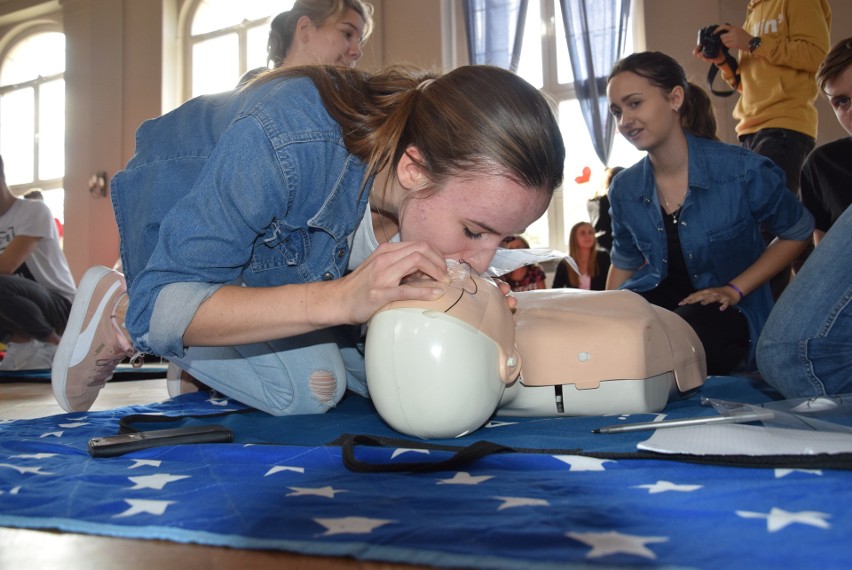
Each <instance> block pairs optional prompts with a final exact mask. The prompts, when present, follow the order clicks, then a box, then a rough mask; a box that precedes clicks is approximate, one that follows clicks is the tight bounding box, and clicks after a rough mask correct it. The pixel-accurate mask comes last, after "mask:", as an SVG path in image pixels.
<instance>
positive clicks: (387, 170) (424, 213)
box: [53, 66, 565, 415]
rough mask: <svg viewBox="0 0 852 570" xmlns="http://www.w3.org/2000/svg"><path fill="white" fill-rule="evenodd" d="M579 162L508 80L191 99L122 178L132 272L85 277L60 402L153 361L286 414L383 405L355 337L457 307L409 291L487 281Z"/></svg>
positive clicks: (281, 72) (318, 81)
mask: <svg viewBox="0 0 852 570" xmlns="http://www.w3.org/2000/svg"><path fill="white" fill-rule="evenodd" d="M564 159H565V149H564V145H563V143H562V136H561V134H560V132H559V128H558V125H557V122H556V120H555V117H554V114H553V111H552V109H551V107H550V105H549V104H548V103H547V101H546V100H545V99H544V97H543V96H542V95H541V94H540V93H539V92H538V91H537V90H536V89H535V87H533V86H531V85H529V84H528V83H526V82H525V81H524V80H522V79H520V78H519V77H517V76H516V75H515V74H513V73H510V72H509V71H506V70H503V69H499V68H496V67H489V66H467V67H461V68H458V69H456V70H453V71H451V72H449V73H447V74H446V75H443V76H436V75H435V74H431V73H426V72H422V71H418V70H412V69H407V68H389V69H386V70H384V71H381V72H379V73H376V74H367V73H364V72H359V71H355V70H353V69H345V68H335V67H299V68H293V69H287V68H279V69H276V70H272V71H269V72H267V73H264V74H262V75H260V76H258V77H257V78H256V79H254V80H253V81H252V82H250V83H249V84H248V85H247V86H246V87H244V88H242V89H239V90H236V91H234V92H228V93H222V94H217V95H212V96H202V97H198V98H196V99H192V100H190V101H188V102H187V103H185V104H184V105H182V106H181V107H179V108H178V109H176V110H174V111H172V112H171V113H168V114H166V115H164V116H162V117H159V118H157V119H153V120H150V121H147V122H145V123H144V124H143V125H142V126H141V127H140V128H139V131H138V132H137V145H136V154H135V155H134V157H133V158H132V159H131V160H130V162H129V163H128V164H127V167H126V168H125V169H124V170H123V171H122V172H120V173H117V174H116V176H115V177H114V178H113V181H112V185H111V186H112V196H113V205H114V209H115V215H116V221H117V223H118V227H119V232H120V237H121V254H122V263H123V267H124V271H125V274H124V276H122V275H121V274H118V273H116V272H114V271H111V270H108V269H106V268H98V267H96V268H92V269H90V270H89V271H88V272H87V273H86V275H85V276H84V278H83V280H82V281H81V284H80V291H82V293H78V295H77V300H78V302H77V303H75V305H74V307H73V308H72V315H71V317H70V318H69V321H70V322H71V324H69V326H68V327H67V328H66V334H65V336H63V339H62V343H61V346H60V348H59V349H58V351H57V354H58V356H57V358H56V359H55V361H54V366H53V389H54V394H55V395H56V397H57V400H58V401H59V403H60V405H62V407H63V408H64V409H66V410H69V411H70V410H77V411H80V410H86V409H88V408H89V407H90V406H91V404H92V403H93V402H94V400H95V398H96V396H97V394H98V392H99V390H100V388H101V387H103V385H104V383H105V382H106V381H107V380H108V379H109V378H111V377H112V373H113V371H114V369H115V367H116V365H117V364H118V363H119V362H120V361H121V360H122V359H124V358H126V357H127V356H130V355H133V354H135V353H136V352H145V353H151V354H158V355H161V356H164V357H166V358H168V359H169V360H170V361H174V362H176V363H177V364H178V365H179V366H180V367H181V368H183V369H184V370H186V371H187V372H188V373H189V374H191V375H192V376H193V377H195V378H196V379H198V380H200V381H201V382H203V383H204V384H206V385H207V386H209V387H211V388H213V389H215V390H217V391H219V392H221V393H223V394H225V395H227V396H230V397H232V398H235V399H237V400H239V401H241V402H243V403H245V404H248V405H250V406H254V407H256V408H259V409H262V410H265V411H267V412H269V413H271V414H276V415H283V414H304V413H317V412H324V411H326V410H328V409H329V408H331V407H333V406H334V405H335V404H336V403H337V402H338V401H339V400H340V399H341V398H342V397H343V395H344V393H345V391H346V389H347V388H349V389H351V390H353V391H355V392H357V393H360V394H362V395H366V382H365V378H364V362H363V355H362V354H361V353H360V352H359V351H358V344H357V339H358V335H357V332H358V326H354V327H353V325H361V324H363V323H365V322H367V321H368V320H369V318H370V317H371V316H372V314H373V313H374V312H376V311H377V310H378V309H380V308H381V307H383V306H385V305H386V304H388V303H390V302H392V301H399V300H431V299H434V298H435V297H436V295H440V293H439V292H438V291H437V290H436V289H435V288H433V287H428V286H425V285H424V284H423V280H415V281H418V282H419V283H420V285H419V286H418V285H417V284H416V283H414V282H410V280H409V278H410V277H411V276H417V275H425V276H428V277H430V278H432V279H435V280H438V281H443V282H447V281H449V276H448V272H447V266H446V260H448V259H452V260H458V261H462V262H463V263H466V264H467V265H469V266H470V268H471V269H472V270H473V271H476V272H480V273H481V272H484V271H486V269H487V268H488V266H489V263H490V261H491V258H492V257H493V255H494V253H495V251H496V250H497V248H498V247H499V246H500V243H501V241H502V240H503V238H504V237H506V236H508V235H514V234H518V233H521V232H523V231H524V229H525V228H526V227H527V225H529V224H530V223H532V222H533V221H534V220H536V219H537V218H539V217H540V216H541V215H542V214H543V213H544V212H545V210H546V209H547V207H548V204H549V203H550V199H551V195H552V193H553V191H554V189H555V188H556V187H557V186H558V185H559V184H560V183H561V180H562V171H563V163H564ZM128 290H129V291H128ZM504 293H508V287H505V289H504ZM128 301H129V303H128ZM510 304H511V299H510ZM353 328H354V329H355V334H354V335H353V334H352V329H353Z"/></svg>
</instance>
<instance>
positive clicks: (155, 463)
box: [128, 459, 163, 469]
mask: <svg viewBox="0 0 852 570" xmlns="http://www.w3.org/2000/svg"><path fill="white" fill-rule="evenodd" d="M162 463H163V462H162V461H160V460H159V459H134V460H133V465H131V466H130V467H128V469H136V468H137V467H159V466H160V465H161V464H162Z"/></svg>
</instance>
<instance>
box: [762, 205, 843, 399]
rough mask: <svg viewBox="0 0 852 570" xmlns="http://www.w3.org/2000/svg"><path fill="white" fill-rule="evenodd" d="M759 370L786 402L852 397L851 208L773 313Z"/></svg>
mask: <svg viewBox="0 0 852 570" xmlns="http://www.w3.org/2000/svg"><path fill="white" fill-rule="evenodd" d="M757 365H758V369H759V370H760V373H761V375H762V376H763V379H764V380H765V381H766V382H767V383H768V384H770V385H771V386H773V387H774V388H775V389H777V390H778V391H779V392H781V394H783V395H784V396H785V397H786V398H806V397H813V396H823V395H832V394H845V393H849V392H852V208H847V209H846V212H844V213H843V215H842V216H840V218H839V219H838V220H837V221H836V222H835V223H834V225H833V226H832V227H831V229H830V230H829V231H828V233H826V235H825V237H824V238H823V239H822V240H821V241H820V243H819V245H818V246H817V247H816V248H815V249H814V251H813V253H812V254H811V255H810V257H809V258H808V260H807V261H806V262H805V264H804V265H803V266H802V269H801V271H800V272H799V273H798V274H797V275H796V277H795V279H793V281H792V282H791V283H790V285H789V286H788V287H787V289H786V290H785V291H784V294H783V295H781V298H780V299H779V300H778V303H776V305H775V307H774V308H773V309H772V312H771V313H770V315H769V320H768V321H767V322H766V326H765V327H764V328H763V333H762V334H761V336H760V340H759V342H758V344H757Z"/></svg>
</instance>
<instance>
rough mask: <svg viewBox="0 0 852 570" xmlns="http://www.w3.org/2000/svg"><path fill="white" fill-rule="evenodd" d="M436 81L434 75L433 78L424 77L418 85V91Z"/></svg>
mask: <svg viewBox="0 0 852 570" xmlns="http://www.w3.org/2000/svg"><path fill="white" fill-rule="evenodd" d="M434 82H435V78H434V77H433V78H430V79H424V80H423V81H421V82H420V85H418V86H417V90H418V91H423V90H424V89H426V88H427V87H429V86H430V85H432V84H433V83H434Z"/></svg>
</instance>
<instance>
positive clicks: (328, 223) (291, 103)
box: [112, 78, 372, 356]
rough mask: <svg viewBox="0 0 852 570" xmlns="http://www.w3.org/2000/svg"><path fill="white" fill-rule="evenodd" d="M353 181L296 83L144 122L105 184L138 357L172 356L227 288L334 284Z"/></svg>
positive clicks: (319, 112) (198, 103) (360, 208)
mask: <svg viewBox="0 0 852 570" xmlns="http://www.w3.org/2000/svg"><path fill="white" fill-rule="evenodd" d="M365 174H366V167H365V165H364V164H363V163H362V162H361V161H360V160H359V159H358V158H357V157H356V156H354V155H352V154H351V153H349V151H348V150H347V149H346V147H345V146H344V144H343V137H342V135H341V130H340V126H339V125H338V124H337V122H335V121H334V120H333V119H332V118H331V116H329V114H328V113H327V112H326V110H325V107H324V105H323V103H322V100H321V99H320V96H319V93H318V92H317V90H316V88H315V87H314V85H313V83H312V82H311V81H310V80H309V79H306V78H295V79H292V78H280V79H274V80H271V81H268V82H266V83H263V84H260V85H256V86H253V87H249V88H247V89H246V90H243V91H240V90H237V91H232V92H227V93H221V94H217V95H211V96H202V97H197V98H195V99H192V100H190V101H188V102H186V103H184V104H183V105H181V106H180V107H178V108H177V109H175V110H174V111H172V112H170V113H168V114H166V115H163V116H162V117H159V118H156V119H151V120H149V121H146V122H145V123H143V124H142V126H141V127H140V128H139V130H138V131H137V134H136V153H135V155H134V156H133V158H132V159H131V160H130V162H129V163H128V164H127V167H126V168H125V170H123V171H121V172H119V173H117V174H116V175H115V177H114V178H113V180H112V199H113V208H114V210H115V217H116V221H117V223H118V229H119V233H120V238H121V258H122V263H123V264H124V271H125V276H126V278H127V282H128V286H129V289H130V305H129V308H128V313H127V317H126V324H127V328H128V330H129V332H130V334H131V337H132V341H133V343H134V345H135V346H136V348H137V349H139V350H142V351H144V352H150V353H154V354H160V355H163V356H169V355H174V356H180V355H182V354H183V352H184V347H183V342H182V336H183V333H184V331H185V330H186V327H187V326H188V325H189V323H190V321H191V320H192V318H193V316H194V315H195V312H196V310H197V308H198V306H199V305H200V304H201V303H202V302H203V301H204V300H205V299H207V298H208V297H210V295H212V294H213V293H214V292H215V291H216V290H218V289H219V288H220V287H222V286H223V285H225V284H244V285H246V286H250V287H268V286H275V285H283V284H290V283H305V282H312V281H319V280H329V279H336V278H339V277H341V276H342V275H343V274H344V272H345V271H346V268H347V263H348V260H349V252H350V244H349V241H348V238H349V236H350V235H351V234H352V233H353V232H354V231H355V229H356V228H357V226H358V224H359V222H360V221H361V218H362V217H363V215H364V210H365V208H366V205H367V198H368V194H369V190H370V186H371V184H372V179H370V180H368V183H367V186H366V187H365V188H364V189H363V191H362V184H363V182H364V178H365ZM270 310H271V311H287V310H288V309H287V307H270Z"/></svg>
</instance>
